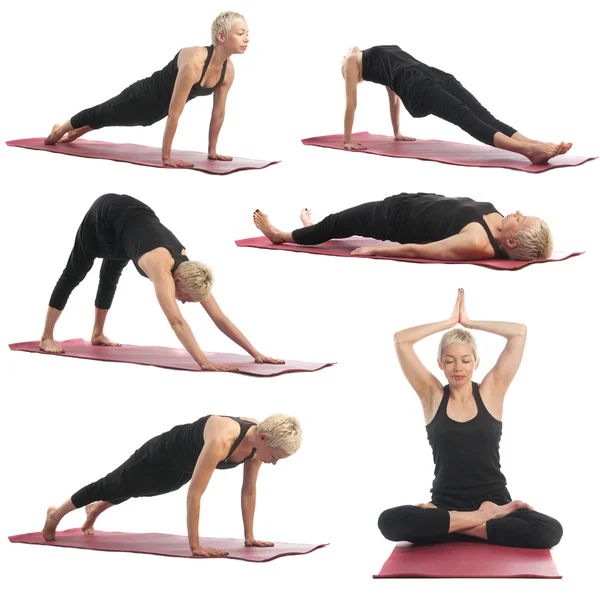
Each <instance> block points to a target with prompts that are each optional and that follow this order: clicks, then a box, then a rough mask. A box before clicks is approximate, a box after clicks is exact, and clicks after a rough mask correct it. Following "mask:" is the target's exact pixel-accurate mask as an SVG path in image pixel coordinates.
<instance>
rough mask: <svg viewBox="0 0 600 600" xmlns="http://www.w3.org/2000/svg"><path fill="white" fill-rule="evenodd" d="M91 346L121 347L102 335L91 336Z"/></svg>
mask: <svg viewBox="0 0 600 600" xmlns="http://www.w3.org/2000/svg"><path fill="white" fill-rule="evenodd" d="M92 345H94V346H110V347H112V348H118V347H120V346H121V344H119V342H113V341H112V340H111V339H109V338H107V337H106V336H105V335H104V334H103V333H98V334H96V333H94V334H92Z"/></svg>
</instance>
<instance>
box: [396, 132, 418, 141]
mask: <svg viewBox="0 0 600 600" xmlns="http://www.w3.org/2000/svg"><path fill="white" fill-rule="evenodd" d="M394 139H395V140H396V141H397V142H414V141H415V140H416V139H417V138H414V137H409V136H408V135H402V134H401V133H398V134H397V135H395V136H394Z"/></svg>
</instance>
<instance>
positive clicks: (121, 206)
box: [40, 194, 284, 371]
mask: <svg viewBox="0 0 600 600" xmlns="http://www.w3.org/2000/svg"><path fill="white" fill-rule="evenodd" d="M96 258H102V259H104V260H103V261H102V268H101V269H100V282H99V284H98V292H97V294H96V303H95V304H96V312H95V321H94V329H93V332H92V340H91V341H92V344H95V345H98V346H119V345H120V344H117V343H115V342H112V341H111V340H110V339H108V338H107V337H106V335H105V334H104V323H105V321H106V317H107V314H108V310H109V309H110V307H111V304H112V301H113V298H114V295H115V292H116V290H117V283H118V282H119V278H120V277H121V272H122V271H123V269H124V268H125V266H126V265H127V263H128V262H129V261H130V260H131V261H133V264H134V266H135V268H136V269H137V271H138V272H139V274H140V275H142V276H143V277H147V278H148V279H150V280H151V281H152V283H153V284H154V292H155V294H156V298H157V300H158V303H159V304H160V307H161V308H162V310H163V313H164V314H165V317H166V318H167V320H168V321H169V324H170V325H171V327H172V328H173V331H174V332H175V335H176V336H177V338H178V339H179V341H180V342H181V343H182V345H183V347H184V348H185V349H186V350H187V351H188V352H189V354H190V355H191V357H192V358H193V359H194V360H195V361H196V363H198V365H199V366H200V367H201V368H202V369H203V370H205V371H234V370H235V368H234V367H229V366H227V365H216V364H213V363H211V362H210V361H209V360H208V358H207V357H206V355H205V354H204V352H203V351H202V350H201V348H200V346H199V345H198V342H197V341H196V338H195V337H194V334H193V333H192V330H191V328H190V326H189V325H188V324H187V322H186V321H185V319H184V318H183V316H182V315H181V312H180V311H179V308H178V306H177V300H179V301H180V302H181V303H183V304H185V303H186V302H199V303H200V304H201V305H202V308H204V310H205V311H206V312H207V313H208V315H209V317H210V318H211V319H212V321H213V322H214V323H215V325H216V326H217V327H218V328H219V329H220V330H221V331H222V332H223V333H224V334H225V335H226V336H227V337H228V338H230V339H231V340H233V341H234V342H235V343H236V344H237V345H238V346H240V347H241V348H243V349H244V350H245V351H246V352H248V354H250V355H251V356H252V357H253V358H254V361H255V362H257V363H270V364H283V362H284V361H283V360H279V359H276V358H270V357H268V356H265V355H264V354H262V353H260V352H259V351H258V350H256V348H254V346H253V345H252V344H251V343H250V342H249V341H248V340H247V339H246V338H245V337H244V335H243V334H242V332H241V331H240V330H239V329H238V328H237V327H236V326H235V325H234V324H233V323H232V322H231V321H230V320H229V319H228V318H227V317H226V316H225V314H223V311H222V310H221V309H220V308H219V305H218V304H217V301H216V300H215V298H214V296H213V295H212V294H211V289H212V284H213V276H212V272H211V271H210V269H209V268H208V267H207V266H205V265H203V264H202V263H199V262H196V261H190V260H189V259H188V257H187V254H186V252H185V248H184V247H183V244H182V243H181V242H180V241H179V240H178V239H177V238H176V237H175V236H174V235H173V233H172V232H171V231H169V230H168V229H167V228H166V227H165V226H164V225H163V224H162V223H161V222H160V221H159V220H158V217H157V216H156V214H155V213H154V211H153V210H152V209H151V208H150V207H149V206H147V205H146V204H144V203H143V202H140V201H139V200H136V199H135V198H132V197H131V196H127V195H125V194H105V195H104V196H100V198H98V200H96V201H95V202H94V204H92V206H91V208H90V210H89V211H88V212H87V214H86V215H85V217H84V219H83V221H82V223H81V225H80V227H79V230H78V231H77V235H76V237H75V245H74V247H73V250H72V252H71V256H70V257H69V260H68V262H67V266H66V267H65V269H64V271H63V273H62V275H61V276H60V279H59V280H58V283H57V284H56V286H55V288H54V291H53V292H52V296H51V297H50V303H49V306H48V312H47V313H46V324H45V326H44V333H43V334H42V340H41V342H40V349H41V350H43V351H44V352H50V353H52V354H58V353H62V352H63V351H64V350H63V348H62V347H61V346H60V345H59V344H57V343H56V341H55V340H54V328H55V326H56V322H57V321H58V319H59V317H60V315H61V314H62V311H63V309H64V308H65V305H66V304H67V300H68V299H69V296H70V294H71V292H72V291H73V290H74V289H75V287H77V286H78V285H79V284H80V283H81V282H82V281H83V279H84V278H85V276H86V275H87V273H88V272H89V270H90V269H91V268H92V265H93V264H94V260H95V259H96Z"/></svg>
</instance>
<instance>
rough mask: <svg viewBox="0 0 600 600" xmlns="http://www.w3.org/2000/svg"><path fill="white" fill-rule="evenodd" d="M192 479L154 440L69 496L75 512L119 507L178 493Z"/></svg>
mask: <svg viewBox="0 0 600 600" xmlns="http://www.w3.org/2000/svg"><path fill="white" fill-rule="evenodd" d="M191 477H192V473H188V472H187V471H182V470H181V469H180V468H179V467H178V466H177V465H175V464H174V463H173V462H172V461H171V460H170V459H169V457H168V455H167V454H166V452H165V450H164V449H163V448H162V446H161V438H160V436H157V437H155V438H152V439H151V440H149V441H147V442H146V443H145V444H144V445H143V446H141V447H140V448H139V449H138V450H136V451H135V452H134V453H133V454H132V455H131V456H130V457H129V458H128V459H127V460H126V461H125V462H124V463H123V464H122V465H121V466H119V467H117V468H116V469H115V470H114V471H112V472H111V473H109V474H108V475H106V476H104V477H102V478H100V479H98V481H95V482H94V483H90V484H89V485H86V486H85V487H83V488H81V489H80V490H79V491H77V492H75V493H74V494H73V495H72V496H71V502H73V504H74V505H75V507H76V508H81V507H82V506H87V505H88V504H91V503H92V502H96V501H98V500H104V501H106V502H110V503H111V504H121V503H122V502H125V501H126V500H129V499H130V498H139V497H144V496H160V495H161V494H168V493H169V492H173V491H175V490H178V489H179V488H180V487H182V486H184V485H185V484H186V483H187V482H188V481H189V480H190V479H191Z"/></svg>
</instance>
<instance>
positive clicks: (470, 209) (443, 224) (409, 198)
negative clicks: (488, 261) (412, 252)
mask: <svg viewBox="0 0 600 600" xmlns="http://www.w3.org/2000/svg"><path fill="white" fill-rule="evenodd" d="M381 209H382V212H383V214H382V216H381V219H383V220H384V221H385V222H386V223H388V236H387V237H386V239H389V240H391V241H393V242H399V243H401V244H425V243H429V242H437V241H439V240H444V239H446V238H449V237H450V236H453V235H456V234H457V233H460V231H461V230H462V229H463V228H464V227H465V226H466V225H468V224H469V223H479V224H480V225H481V226H482V227H483V229H484V230H485V233H486V234H487V237H488V240H489V242H490V244H491V245H492V248H493V249H494V252H495V255H496V257H497V258H501V257H504V256H506V255H505V254H504V253H503V252H502V250H500V246H499V245H498V243H497V242H496V240H495V239H494V236H493V235H492V232H491V231H490V228H489V227H488V224H487V223H486V222H485V219H484V218H483V217H484V216H485V215H488V214H490V213H498V214H500V213H499V211H498V210H497V209H496V207H495V206H494V205H493V204H491V203H489V202H476V201H475V200H472V199H471V198H449V197H447V196H442V195H440V194H425V193H422V192H419V193H418V194H404V193H403V194H398V195H397V196H390V197H389V198H386V199H385V200H383V202H382V206H381Z"/></svg>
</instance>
